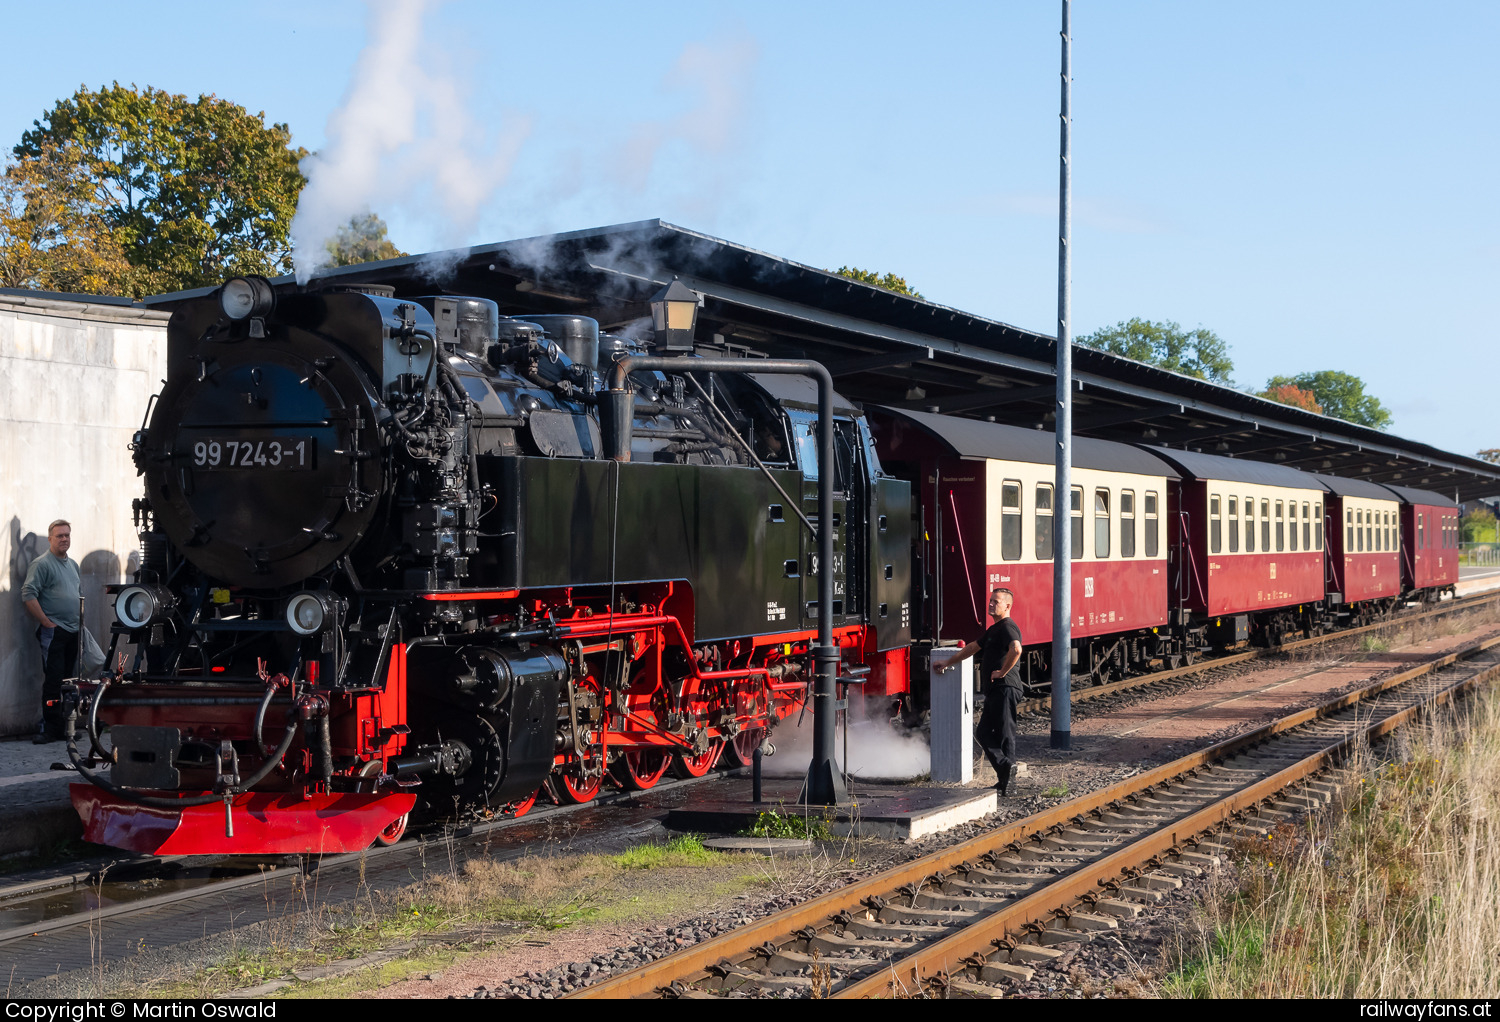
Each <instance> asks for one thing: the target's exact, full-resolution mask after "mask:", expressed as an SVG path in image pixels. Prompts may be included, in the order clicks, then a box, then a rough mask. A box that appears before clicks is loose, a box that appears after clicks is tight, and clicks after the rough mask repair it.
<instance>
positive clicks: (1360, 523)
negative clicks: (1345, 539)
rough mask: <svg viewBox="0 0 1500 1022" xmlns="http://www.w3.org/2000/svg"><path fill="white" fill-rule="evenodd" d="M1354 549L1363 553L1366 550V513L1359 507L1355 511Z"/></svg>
mask: <svg viewBox="0 0 1500 1022" xmlns="http://www.w3.org/2000/svg"><path fill="white" fill-rule="evenodd" d="M1354 550H1355V552H1356V553H1361V554H1362V553H1364V552H1365V513H1364V511H1362V510H1358V509H1356V510H1355V512H1354Z"/></svg>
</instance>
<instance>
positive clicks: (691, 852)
mask: <svg viewBox="0 0 1500 1022" xmlns="http://www.w3.org/2000/svg"><path fill="white" fill-rule="evenodd" d="M723 857H724V856H723V854H722V853H720V852H715V851H713V850H711V849H708V848H704V847H703V838H702V837H700V836H699V835H697V834H681V835H678V836H677V837H674V838H672V839H671V840H670V841H668V842H667V843H666V844H646V845H637V846H635V847H634V848H631V849H629V850H627V851H624V852H621V853H620V854H619V855H616V856H614V857H613V858H612V859H611V860H610V861H611V862H613V863H614V864H615V865H617V866H619V867H620V868H621V869H669V868H671V867H673V866H712V865H713V864H714V863H716V862H718V861H719V860H721V859H722V858H723Z"/></svg>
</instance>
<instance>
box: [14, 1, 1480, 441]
mask: <svg viewBox="0 0 1500 1022" xmlns="http://www.w3.org/2000/svg"><path fill="white" fill-rule="evenodd" d="M144 14H145V16H143V10H142V8H141V7H139V6H125V7H122V6H121V5H118V4H102V3H99V4H94V3H73V4H65V5H61V6H58V5H25V6H22V5H20V4H16V3H14V0H12V3H10V4H7V9H6V11H5V23H6V26H7V34H8V35H9V36H10V37H11V38H12V39H32V40H37V41H42V40H47V39H55V38H56V36H57V32H58V31H59V28H60V27H64V26H65V28H66V36H67V40H66V45H63V46H57V45H52V44H47V45H38V46H37V47H36V49H35V54H36V55H35V59H32V60H29V61H28V60H23V59H16V57H15V56H14V55H13V56H12V59H11V60H9V61H7V62H6V65H5V67H4V68H3V69H0V84H3V88H0V141H4V142H5V144H6V145H10V144H13V143H14V141H15V140H16V139H18V138H19V136H20V134H21V132H22V131H23V130H25V129H26V128H27V127H28V126H29V125H30V123H31V122H32V120H33V119H35V118H37V117H39V116H40V115H41V114H42V113H43V112H44V111H45V110H46V109H47V108H48V107H50V106H51V104H52V103H54V102H55V101H56V100H57V99H58V98H59V97H61V96H64V95H67V94H69V93H71V92H72V91H73V90H74V89H76V88H77V87H78V86H79V85H80V84H87V85H89V86H94V87H97V86H99V85H101V84H104V83H107V82H109V81H111V80H116V79H118V80H119V81H121V82H135V83H138V84H142V85H145V84H151V85H155V86H157V87H159V88H164V89H169V90H171V91H175V92H185V93H189V94H197V93H200V92H212V93H216V94H218V95H219V96H221V97H224V98H227V99H232V100H234V101H236V102H239V103H242V104H244V105H245V106H247V107H249V108H250V109H252V110H264V111H265V113H266V114H267V116H268V118H270V119H272V120H277V121H285V122H287V123H288V124H289V125H290V126H291V128H292V131H293V133H294V137H295V139H296V141H297V142H298V143H300V144H302V145H305V146H307V147H308V148H310V149H318V148H321V147H324V146H325V145H326V142H327V136H326V131H327V125H328V123H329V117H330V115H331V114H332V113H334V111H336V110H337V109H339V108H340V106H341V104H342V103H343V101H344V99H345V96H346V92H347V90H348V88H349V83H350V80H351V75H352V74H353V72H354V69H355V67H356V62H357V60H358V57H359V54H360V51H361V49H362V47H363V46H364V45H365V42H366V39H367V30H368V29H369V20H368V19H369V14H368V11H367V8H366V7H365V6H364V5H363V4H361V3H350V2H332V3H320V2H311V3H300V4H294V3H286V2H281V0H273V2H262V3H256V4H237V3H230V2H225V3H220V4H216V5H212V6H210V5H202V4H180V5H178V4H156V5H150V6H148V7H147V8H145V10H144ZM1073 18H1074V36H1075V43H1074V112H1075V129H1074V145H1075V173H1074V195H1075V235H1076V237H1075V255H1074V292H1073V293H1074V330H1075V332H1076V333H1084V332H1087V331H1089V330H1092V329H1095V328H1097V327H1100V326H1105V325H1108V324H1111V323H1114V322H1117V321H1119V320H1122V319H1126V318H1129V317H1131V316H1142V317H1146V318H1151V319H1173V320H1177V321H1178V322H1180V323H1182V324H1183V325H1184V326H1187V327H1192V326H1197V325H1199V324H1201V325H1203V326H1206V327H1209V328H1210V329H1212V330H1214V331H1215V332H1217V333H1218V334H1219V335H1220V336H1221V337H1223V338H1224V339H1225V340H1226V341H1227V342H1228V343H1229V344H1230V345H1231V349H1232V354H1233V357H1234V360H1235V365H1236V374H1235V376H1236V381H1237V382H1238V383H1239V384H1241V385H1244V386H1256V387H1258V386H1260V385H1262V384H1263V383H1264V381H1265V380H1266V378H1267V377H1268V376H1270V375H1273V374H1276V373H1297V372H1301V371H1307V370H1316V369H1341V370H1345V371H1348V372H1353V373H1356V374H1358V375H1360V376H1362V377H1363V378H1364V379H1365V380H1366V381H1367V383H1368V385H1369V388H1370V390H1371V391H1372V392H1373V393H1375V394H1376V395H1377V396H1378V397H1380V399H1381V400H1382V401H1383V402H1384V403H1385V404H1386V405H1387V406H1388V407H1390V408H1391V409H1392V411H1393V412H1394V413H1395V422H1394V425H1393V427H1392V432H1394V433H1397V434H1399V435H1402V436H1406V437H1410V438H1413V439H1418V440H1422V441H1426V442H1428V443H1431V444H1434V445H1436V446H1439V447H1442V448H1445V449H1448V450H1453V451H1457V452H1461V453H1472V452H1473V451H1474V450H1475V449H1477V448H1480V447H1500V424H1497V422H1496V416H1495V415H1494V414H1493V413H1492V411H1491V409H1492V408H1493V407H1494V402H1493V398H1492V396H1491V395H1492V394H1493V391H1494V388H1495V386H1496V375H1497V374H1496V370H1497V369H1500V336H1497V332H1496V329H1495V323H1496V321H1497V313H1500V298H1497V296H1500V286H1497V283H1496V280H1495V278H1496V276H1497V270H1500V232H1497V228H1500V215H1497V202H1496V199H1495V186H1496V167H1497V165H1500V160H1497V157H1500V144H1497V124H1500V119H1497V115H1496V113H1497V99H1500V62H1497V61H1496V60H1495V59H1494V50H1495V47H1496V44H1497V42H1500V5H1496V4H1493V3H1464V2H1459V3H1453V4H1446V5H1443V6H1441V7H1435V6H1432V5H1426V4H1399V5H1398V4H1393V3H1377V2H1363V3H1357V4H1356V3H1325V4H1317V5H1313V4H1306V3H1275V2H1264V0H1263V2H1258V3H1253V4H1250V3H1215V4H1203V3H1189V2H1185V0H1184V2H1166V0H1163V2H1129V3H1123V2H1118V0H1116V2H1110V3H1105V2H1102V0H1076V2H1075V4H1074V13H1073ZM1057 29H1058V5H1057V4H1056V3H1054V2H1037V3H1031V2H1027V3H997V2H989V3H975V4H963V3H948V4H938V5H927V6H918V5H912V4H910V3H900V4H897V3H880V2H870V0H867V2H861V3H857V4H856V3H839V4H835V3H823V4H817V5H810V4H806V3H796V4H793V3H765V2H762V3H756V4H753V5H752V4H728V3H722V4H705V3H696V4H687V3H678V4H671V3H661V4H651V3H635V4H628V5H627V4H606V3H582V2H576V3H566V2H562V3H550V4H525V5H521V4H508V3H491V2H480V0H452V2H450V3H448V4H446V5H444V6H442V7H440V8H438V9H436V10H435V11H434V12H432V13H431V14H430V15H429V16H428V17H426V19H425V21H424V23H423V26H422V28H421V32H422V43H421V45H420V47H419V48H418V51H417V52H418V54H419V57H420V60H421V62H422V66H423V67H424V68H426V69H427V72H426V73H429V74H430V82H429V84H433V85H434V88H437V87H440V86H442V85H444V84H445V83H446V84H448V85H450V86H456V87H457V90H458V92H457V94H458V95H460V96H462V97H463V100H464V102H463V104H461V105H463V106H465V107H466V109H464V110H463V114H464V117H465V118H466V119H465V120H463V121H462V122H458V123H456V124H453V125H449V126H447V129H446V130H447V135H448V137H450V138H452V137H453V136H454V133H455V131H456V132H457V134H458V137H459V138H460V139H461V141H460V142H459V143H458V144H456V145H455V146H453V147H452V148H455V149H457V148H462V149H463V150H465V152H466V154H467V155H468V157H469V158H471V159H474V160H475V161H477V162H476V165H480V166H487V167H490V168H492V169H494V168H501V167H508V171H507V172H506V173H505V174H503V175H502V174H500V173H498V172H495V173H493V174H492V177H493V179H494V181H495V183H494V187H493V188H492V189H490V190H488V191H486V192H485V193H484V194H483V195H482V196H480V197H479V200H478V201H476V203H475V204H474V211H473V212H472V213H471V214H465V215H463V216H462V217H460V218H459V220H460V222H456V223H455V222H451V220H452V216H451V211H448V216H445V211H444V210H443V209H441V208H439V204H438V203H437V202H436V201H435V199H436V196H435V193H434V191H433V189H431V188H430V187H424V184H423V180H424V179H423V178H422V177H421V176H420V174H417V176H415V177H413V178H412V179H410V180H402V181H400V182H399V183H397V180H396V175H395V174H389V175H386V178H387V180H386V188H387V194H386V195H384V196H383V197H382V198H381V199H380V201H378V202H376V203H375V208H376V211H377V212H380V213H381V214H382V215H384V216H386V218H387V219H388V220H389V221H390V223H391V227H392V238H393V240H395V241H396V242H397V244H399V245H401V246H402V247H403V248H406V249H408V250H410V251H423V250H427V249H430V248H434V247H441V246H444V245H450V244H461V243H473V242H481V241H493V240H499V239H503V238H509V237H517V236H524V235H530V234H537V233H544V232H548V231H554V230H571V229H577V228H584V227H592V226H599V225H602V224H608V223H616V222H621V221H628V220H637V219H644V218H648V217H655V216H660V217H662V218H664V219H667V220H670V221H673V222H675V223H679V224H682V225H684V226H687V227H691V228H694V229H698V230H702V231H706V232H708V233H711V234H715V235H718V236H720V237H724V238H728V239H730V240H732V241H735V242H739V243H742V244H747V245H751V246H753V247H755V248H759V249H763V250H766V251H769V252H773V253H776V254H778V255H783V256H786V257H789V258H792V259H796V260H799V261H802V262H806V263H810V264H813V265H818V266H826V267H830V268H836V267H838V266H839V265H841V264H844V263H854V264H857V265H860V266H864V267H867V268H872V269H878V270H881V271H886V270H890V271H894V272H896V273H898V274H901V275H903V276H905V277H906V278H907V280H908V281H909V282H910V283H911V284H912V285H913V286H915V287H917V288H919V289H920V290H921V291H922V292H923V293H924V294H926V295H927V296H928V297H929V298H932V299H933V300H935V301H939V302H943V303H945V304H950V305H955V306H958V307H960V308H963V309H967V310H970V311H973V312H976V313H979V314H982V315H985V316H990V317H994V318H996V319H1000V320H1004V321H1006V322H1010V323H1015V324H1017V325H1020V326H1024V327H1028V328H1032V329H1036V330H1042V331H1047V332H1051V331H1052V329H1053V319H1054V316H1055V310H1056V188H1057V144H1058V131H1057V103H1058V79H1057V63H1058V37H1057ZM434 83H435V84H434ZM440 148H448V147H446V146H440V147H435V146H433V145H428V146H426V147H425V150H424V151H425V153H426V155H428V156H432V155H433V151H434V150H435V149H440ZM415 149H419V150H421V149H423V147H421V146H420V145H418V146H416V147H415ZM409 155H410V154H409ZM407 162H408V164H411V163H412V161H410V160H409V161H407ZM415 162H416V163H421V162H422V161H421V160H417V161H415ZM431 164H432V160H430V159H429V160H428V161H427V165H428V166H429V168H430V166H431ZM405 169H406V170H411V166H409V165H408V166H406V167H405ZM413 173H414V174H415V173H416V172H415V171H413ZM502 178H503V179H502Z"/></svg>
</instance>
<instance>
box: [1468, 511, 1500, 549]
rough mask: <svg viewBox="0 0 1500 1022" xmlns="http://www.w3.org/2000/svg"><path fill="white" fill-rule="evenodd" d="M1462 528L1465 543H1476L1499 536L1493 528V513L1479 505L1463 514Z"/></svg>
mask: <svg viewBox="0 0 1500 1022" xmlns="http://www.w3.org/2000/svg"><path fill="white" fill-rule="evenodd" d="M1461 524H1462V529H1463V537H1464V542H1465V543H1478V542H1483V541H1488V540H1492V539H1497V538H1500V533H1497V532H1496V530H1495V514H1494V512H1492V511H1491V510H1490V509H1489V508H1487V507H1484V506H1482V505H1481V506H1480V507H1476V508H1475V509H1474V510H1472V511H1470V512H1469V513H1468V514H1466V515H1464V518H1463V522H1462V523H1461Z"/></svg>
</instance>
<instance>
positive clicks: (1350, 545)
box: [1344, 508, 1354, 554]
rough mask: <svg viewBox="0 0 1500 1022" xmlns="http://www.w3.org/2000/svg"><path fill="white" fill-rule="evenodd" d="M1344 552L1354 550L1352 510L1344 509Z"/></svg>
mask: <svg viewBox="0 0 1500 1022" xmlns="http://www.w3.org/2000/svg"><path fill="white" fill-rule="evenodd" d="M1344 519H1345V520H1344V553H1346V554H1352V553H1353V552H1354V512H1353V511H1352V510H1349V509H1348V508H1345V509H1344Z"/></svg>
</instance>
